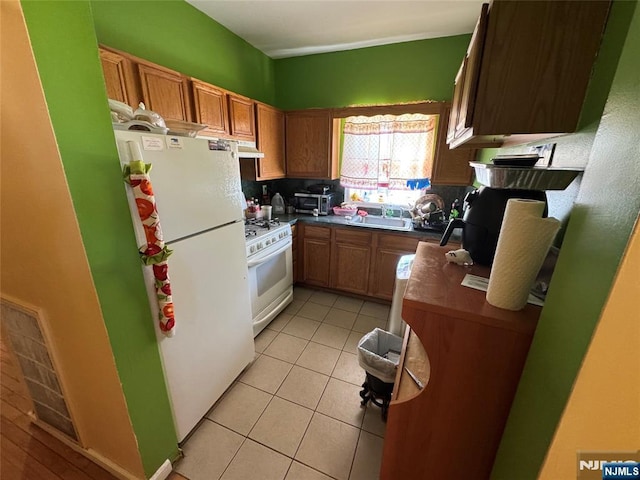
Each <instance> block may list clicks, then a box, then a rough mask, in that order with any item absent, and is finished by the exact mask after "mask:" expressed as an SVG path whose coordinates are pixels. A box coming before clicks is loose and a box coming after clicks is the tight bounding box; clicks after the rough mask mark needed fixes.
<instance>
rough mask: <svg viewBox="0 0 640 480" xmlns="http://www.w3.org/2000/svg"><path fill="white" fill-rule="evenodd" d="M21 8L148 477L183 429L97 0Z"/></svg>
mask: <svg viewBox="0 0 640 480" xmlns="http://www.w3.org/2000/svg"><path fill="white" fill-rule="evenodd" d="M22 6H23V11H24V15H25V19H26V22H27V27H28V30H29V36H30V40H31V44H32V47H33V51H34V55H35V58H36V63H37V65H38V71H39V74H40V78H41V81H42V85H43V88H44V92H45V96H46V101H47V106H48V108H49V112H50V116H51V122H52V124H53V128H54V132H55V135H56V140H57V142H58V148H59V150H60V155H61V157H62V162H63V166H64V170H65V174H66V177H67V181H68V183H69V190H70V192H71V196H72V199H73V205H74V209H75V211H76V216H77V218H78V223H79V226H80V231H81V234H82V238H83V242H84V246H85V250H86V254H87V257H88V260H89V264H90V267H91V272H92V276H93V280H94V282H95V287H96V290H97V292H98V297H99V300H100V305H101V308H102V314H103V317H104V321H105V324H106V327H107V331H108V334H109V340H110V343H111V347H112V349H113V354H114V358H115V361H116V365H117V369H118V374H119V376H120V381H121V382H122V388H123V391H124V395H125V399H126V402H127V407H128V410H129V415H130V417H131V422H132V425H133V429H134V432H135V435H136V438H137V441H138V448H139V451H140V455H141V458H142V462H143V466H144V470H145V472H146V474H147V476H150V475H151V474H153V473H154V472H155V470H156V469H157V468H158V467H159V466H160V465H161V464H162V462H163V461H164V460H165V459H167V458H170V459H174V458H175V457H176V456H177V454H178V449H177V437H176V433H175V429H174V426H173V420H172V417H171V408H170V404H169V399H168V396H167V391H166V386H165V382H164V375H163V372H162V366H161V363H160V355H159V352H158V347H157V342H156V337H155V332H154V326H153V319H152V316H151V311H150V308H149V303H148V300H147V295H146V291H145V288H144V283H143V279H142V272H141V269H140V260H139V257H138V254H137V246H136V242H135V237H134V234H133V229H132V225H131V217H130V214H129V209H128V206H127V201H126V197H125V195H124V186H123V181H122V175H121V172H120V167H119V162H118V155H117V151H116V148H115V139H114V136H113V130H112V128H111V123H110V117H109V110H108V106H107V98H106V91H105V87H104V81H103V78H102V71H101V65H100V61H99V56H98V48H97V42H96V36H95V31H94V27H93V18H92V15H91V6H90V4H89V2H88V1H83V0H74V1H56V2H41V1H32V0H25V1H23V2H22ZM26 133H27V132H25V134H26ZM33 133H36V134H37V132H33ZM26 138H27V137H25V139H26ZM42 160H43V161H46V159H42ZM61 248H64V246H62V247H61ZM61 274H64V272H61ZM78 361H82V359H78Z"/></svg>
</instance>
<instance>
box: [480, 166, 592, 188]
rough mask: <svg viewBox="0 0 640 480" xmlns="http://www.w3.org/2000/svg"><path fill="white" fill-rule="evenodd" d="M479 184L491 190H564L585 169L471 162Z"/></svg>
mask: <svg viewBox="0 0 640 480" xmlns="http://www.w3.org/2000/svg"><path fill="white" fill-rule="evenodd" d="M469 165H471V166H472V167H473V168H474V169H475V171H476V178H477V180H478V182H479V183H481V184H482V185H485V186H487V187H491V188H510V189H517V190H564V189H565V188H567V187H568V186H569V184H570V183H571V182H572V181H573V180H574V179H575V178H576V177H577V176H578V174H580V173H582V172H584V169H583V168H560V167H536V166H532V167H518V166H513V165H509V166H502V165H492V164H490V163H479V162H469Z"/></svg>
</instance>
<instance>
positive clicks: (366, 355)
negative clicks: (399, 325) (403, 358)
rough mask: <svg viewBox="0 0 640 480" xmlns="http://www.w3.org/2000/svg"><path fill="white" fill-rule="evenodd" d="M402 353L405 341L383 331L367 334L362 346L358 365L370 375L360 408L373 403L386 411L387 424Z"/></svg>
mask: <svg viewBox="0 0 640 480" xmlns="http://www.w3.org/2000/svg"><path fill="white" fill-rule="evenodd" d="M401 350H402V338H401V337H399V336H397V335H394V334H392V333H389V332H387V331H385V330H382V329H380V328H376V329H374V330H372V331H371V332H369V333H367V334H366V335H365V336H363V337H362V338H361V339H360V341H359V342H358V363H359V364H360V366H361V367H362V368H363V369H364V371H365V373H366V374H367V377H366V380H365V382H364V383H363V384H362V391H361V392H360V397H361V398H362V402H360V404H361V405H362V406H365V405H366V404H367V402H369V401H371V403H373V404H374V405H377V406H378V407H380V408H381V409H382V418H383V419H384V420H386V419H387V411H388V409H389V403H390V402H391V394H392V393H393V384H394V381H395V378H396V370H397V368H398V363H399V361H400V352H401Z"/></svg>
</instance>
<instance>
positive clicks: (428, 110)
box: [331, 101, 451, 208]
mask: <svg viewBox="0 0 640 480" xmlns="http://www.w3.org/2000/svg"><path fill="white" fill-rule="evenodd" d="M450 105H451V104H450V102H435V101H423V102H413V103H399V104H391V105H365V106H351V107H342V108H332V109H331V118H332V120H334V121H335V120H338V122H337V124H339V125H340V128H342V124H343V122H342V121H341V120H343V119H345V118H347V117H351V116H357V115H362V116H365V117H372V116H375V115H402V114H405V113H422V114H425V115H439V117H438V127H437V131H436V132H435V145H434V154H433V159H432V162H431V165H430V171H429V178H432V177H433V174H434V165H435V163H436V161H437V156H438V155H439V152H440V149H441V148H442V145H441V142H442V141H444V140H443V139H444V138H445V137H446V135H441V132H440V129H442V128H443V127H444V125H446V124H447V120H448V118H446V117H448V108H449V107H450ZM445 116H446V117H445ZM339 138H340V142H339V145H338V149H337V153H338V155H339V159H340V163H339V165H338V172H340V168H341V167H342V132H340V135H339ZM372 192H374V190H372ZM344 201H345V202H348V203H352V204H354V205H358V206H360V207H371V208H374V207H377V208H379V207H380V205H381V203H379V202H371V201H369V202H357V201H356V202H351V201H350V200H349V199H348V198H346V190H345V199H344ZM389 205H395V204H389ZM398 206H401V205H398ZM402 207H403V208H404V206H402Z"/></svg>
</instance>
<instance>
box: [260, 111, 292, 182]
mask: <svg viewBox="0 0 640 480" xmlns="http://www.w3.org/2000/svg"><path fill="white" fill-rule="evenodd" d="M256 120H257V124H258V132H257V133H258V135H257V137H258V138H257V147H258V150H260V151H261V152H262V153H264V158H260V159H258V160H257V162H258V175H257V177H258V178H256V180H271V179H275V178H284V176H285V173H286V172H285V161H284V112H282V111H280V110H278V109H276V108H273V107H270V106H269V105H265V104H264V103H256Z"/></svg>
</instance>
